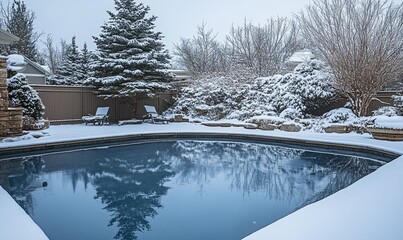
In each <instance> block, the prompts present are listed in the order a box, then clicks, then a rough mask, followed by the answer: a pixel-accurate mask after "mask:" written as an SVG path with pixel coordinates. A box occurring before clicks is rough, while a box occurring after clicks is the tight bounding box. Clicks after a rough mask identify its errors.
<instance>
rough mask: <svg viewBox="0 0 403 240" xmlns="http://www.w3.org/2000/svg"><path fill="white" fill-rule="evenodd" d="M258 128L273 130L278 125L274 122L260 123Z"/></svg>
mask: <svg viewBox="0 0 403 240" xmlns="http://www.w3.org/2000/svg"><path fill="white" fill-rule="evenodd" d="M259 129H261V130H267V131H273V130H276V129H278V126H277V125H275V124H262V125H260V126H259Z"/></svg>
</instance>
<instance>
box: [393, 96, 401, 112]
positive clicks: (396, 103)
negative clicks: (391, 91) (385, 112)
mask: <svg viewBox="0 0 403 240" xmlns="http://www.w3.org/2000/svg"><path fill="white" fill-rule="evenodd" d="M392 99H393V103H394V104H393V105H394V106H395V107H396V110H397V114H399V115H400V116H402V115H403V96H392Z"/></svg>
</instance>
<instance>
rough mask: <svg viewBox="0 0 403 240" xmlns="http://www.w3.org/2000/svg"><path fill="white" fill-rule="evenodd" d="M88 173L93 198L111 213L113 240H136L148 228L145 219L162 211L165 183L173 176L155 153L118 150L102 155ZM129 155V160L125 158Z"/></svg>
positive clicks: (169, 168) (165, 191)
mask: <svg viewBox="0 0 403 240" xmlns="http://www.w3.org/2000/svg"><path fill="white" fill-rule="evenodd" d="M102 156H103V157H101V158H99V159H97V161H96V162H97V165H96V166H95V168H92V169H91V170H90V172H89V174H90V176H91V179H92V182H93V184H94V186H95V189H96V196H95V198H96V199H100V200H101V201H102V203H103V204H105V209H106V210H107V211H108V212H110V213H111V220H110V223H109V225H116V226H117V228H118V232H117V234H116V236H115V239H125V240H126V239H137V237H136V232H137V231H141V232H142V231H146V230H149V229H150V224H149V222H148V220H147V219H148V218H151V217H154V216H155V215H156V214H157V209H158V208H161V207H162V205H161V197H162V196H164V195H166V194H167V191H168V187H166V186H164V183H165V182H166V181H167V180H168V179H169V178H170V177H172V176H173V172H172V171H171V167H170V165H169V163H167V162H164V161H162V160H161V159H159V157H158V152H156V151H153V150H150V151H144V149H143V148H141V149H140V150H137V151H133V150H132V149H127V150H125V149H120V150H119V152H113V153H109V152H107V153H105V154H102ZM127 156H131V157H129V158H128V157H127Z"/></svg>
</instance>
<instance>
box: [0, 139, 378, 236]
mask: <svg viewBox="0 0 403 240" xmlns="http://www.w3.org/2000/svg"><path fill="white" fill-rule="evenodd" d="M382 164H383V163H382V162H381V161H377V160H372V159H368V158H364V157H354V156H351V153H346V154H333V153H320V152H318V151H314V150H306V149H301V148H293V147H287V146H276V145H268V144H262V143H257V142H228V141H220V140H166V141H161V140H159V141H150V142H142V143H128V144H122V145H119V146H110V147H108V146H101V147H94V148H89V149H79V150H71V151H66V152H58V153H50V154H42V155H36V156H26V157H20V158H16V159H12V160H8V161H4V162H0V169H1V171H0V179H2V180H0V183H1V184H2V186H3V187H4V188H5V189H6V190H7V191H8V192H9V193H10V195H12V196H13V198H14V199H15V200H16V201H17V202H18V203H19V204H20V205H21V206H22V207H23V208H24V209H25V211H27V212H28V214H29V215H30V216H31V217H32V218H33V219H34V220H35V221H36V222H37V224H38V225H39V226H40V227H41V228H42V229H43V230H44V231H45V233H46V234H47V235H48V236H49V238H50V239H113V238H115V239H240V238H242V237H244V236H246V235H248V234H250V233H252V232H254V231H256V230H258V229H260V228H262V227H264V226H266V225H268V224H270V223H272V222H274V221H276V220H278V219H279V218H282V217H284V216H286V215H288V214H290V213H291V212H293V211H295V210H297V209H298V208H301V207H303V206H305V205H307V204H309V203H312V202H315V201H317V200H320V199H322V198H324V197H326V196H328V195H330V194H332V193H334V192H336V191H338V190H340V189H342V188H344V187H346V186H348V185H350V184H351V183H353V182H355V181H356V180H358V179H359V178H361V177H363V176H365V175H366V174H368V173H370V172H372V171H374V170H376V169H377V168H378V167H379V166H381V165H382Z"/></svg>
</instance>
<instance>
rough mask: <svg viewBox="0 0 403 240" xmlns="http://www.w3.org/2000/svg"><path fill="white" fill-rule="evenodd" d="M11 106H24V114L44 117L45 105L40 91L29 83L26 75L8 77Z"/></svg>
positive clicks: (35, 117) (36, 117)
mask: <svg viewBox="0 0 403 240" xmlns="http://www.w3.org/2000/svg"><path fill="white" fill-rule="evenodd" d="M7 83H8V97H9V102H10V106H14V107H22V108H24V110H23V115H24V116H28V117H32V118H34V119H35V120H39V119H41V118H42V117H43V113H44V109H45V107H44V106H43V104H42V101H41V99H40V98H39V95H38V93H37V92H36V91H35V90H34V89H33V88H32V87H31V86H29V85H28V83H27V80H26V79H25V75H24V74H21V73H18V74H17V75H15V76H13V77H11V78H9V79H7Z"/></svg>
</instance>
